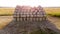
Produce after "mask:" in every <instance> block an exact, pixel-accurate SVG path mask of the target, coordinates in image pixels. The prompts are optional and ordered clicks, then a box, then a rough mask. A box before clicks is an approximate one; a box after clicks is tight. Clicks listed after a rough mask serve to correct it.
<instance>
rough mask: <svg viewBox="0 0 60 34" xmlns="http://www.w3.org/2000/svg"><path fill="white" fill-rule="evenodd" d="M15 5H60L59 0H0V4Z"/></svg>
mask: <svg viewBox="0 0 60 34" xmlns="http://www.w3.org/2000/svg"><path fill="white" fill-rule="evenodd" d="M16 5H30V6H38V5H41V6H43V7H48V6H49V7H51V6H53V7H54V6H55V7H58V6H60V0H0V6H6V7H7V6H8V7H15V6H16Z"/></svg>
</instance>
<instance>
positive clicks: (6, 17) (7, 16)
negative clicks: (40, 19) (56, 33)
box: [0, 7, 60, 29]
mask: <svg viewBox="0 0 60 34" xmlns="http://www.w3.org/2000/svg"><path fill="white" fill-rule="evenodd" d="M14 9H15V8H0V29H2V28H4V27H5V26H6V25H7V24H9V23H10V22H11V21H12V19H13V16H12V15H13V13H14ZM44 10H45V11H46V14H47V15H50V16H48V19H49V20H50V21H51V22H52V23H53V24H55V25H56V26H57V28H58V29H60V25H59V24H60V18H57V17H60V8H57V7H49V8H48V7H44ZM51 16H57V17H51Z"/></svg>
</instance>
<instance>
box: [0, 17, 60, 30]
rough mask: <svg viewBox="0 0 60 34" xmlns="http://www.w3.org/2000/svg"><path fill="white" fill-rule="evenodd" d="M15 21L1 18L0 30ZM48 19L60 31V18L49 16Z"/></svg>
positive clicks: (9, 18)
mask: <svg viewBox="0 0 60 34" xmlns="http://www.w3.org/2000/svg"><path fill="white" fill-rule="evenodd" d="M12 19H13V17H12V16H0V29H1V28H3V27H4V26H6V25H7V24H8V23H9V22H11V21H12ZM48 19H49V20H50V21H51V22H52V23H53V24H55V25H56V26H57V28H58V29H60V18H56V17H50V16H48Z"/></svg>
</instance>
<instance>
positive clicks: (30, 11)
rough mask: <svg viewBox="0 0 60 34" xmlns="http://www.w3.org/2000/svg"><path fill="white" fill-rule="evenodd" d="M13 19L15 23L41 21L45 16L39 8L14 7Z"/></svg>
mask: <svg viewBox="0 0 60 34" xmlns="http://www.w3.org/2000/svg"><path fill="white" fill-rule="evenodd" d="M14 18H15V20H16V21H42V20H45V19H46V15H45V12H44V10H43V8H42V7H41V6H38V7H30V6H16V8H15V12H14Z"/></svg>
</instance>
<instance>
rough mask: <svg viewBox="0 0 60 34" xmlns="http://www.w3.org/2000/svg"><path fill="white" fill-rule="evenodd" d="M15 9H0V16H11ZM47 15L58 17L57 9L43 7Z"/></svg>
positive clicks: (59, 13) (58, 9)
mask: <svg viewBox="0 0 60 34" xmlns="http://www.w3.org/2000/svg"><path fill="white" fill-rule="evenodd" d="M14 10H15V8H0V15H2V16H4V15H6V16H9V15H10V16H11V15H12V14H13V13H14ZM44 10H45V12H46V14H47V15H50V16H57V17H60V8H59V7H44Z"/></svg>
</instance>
